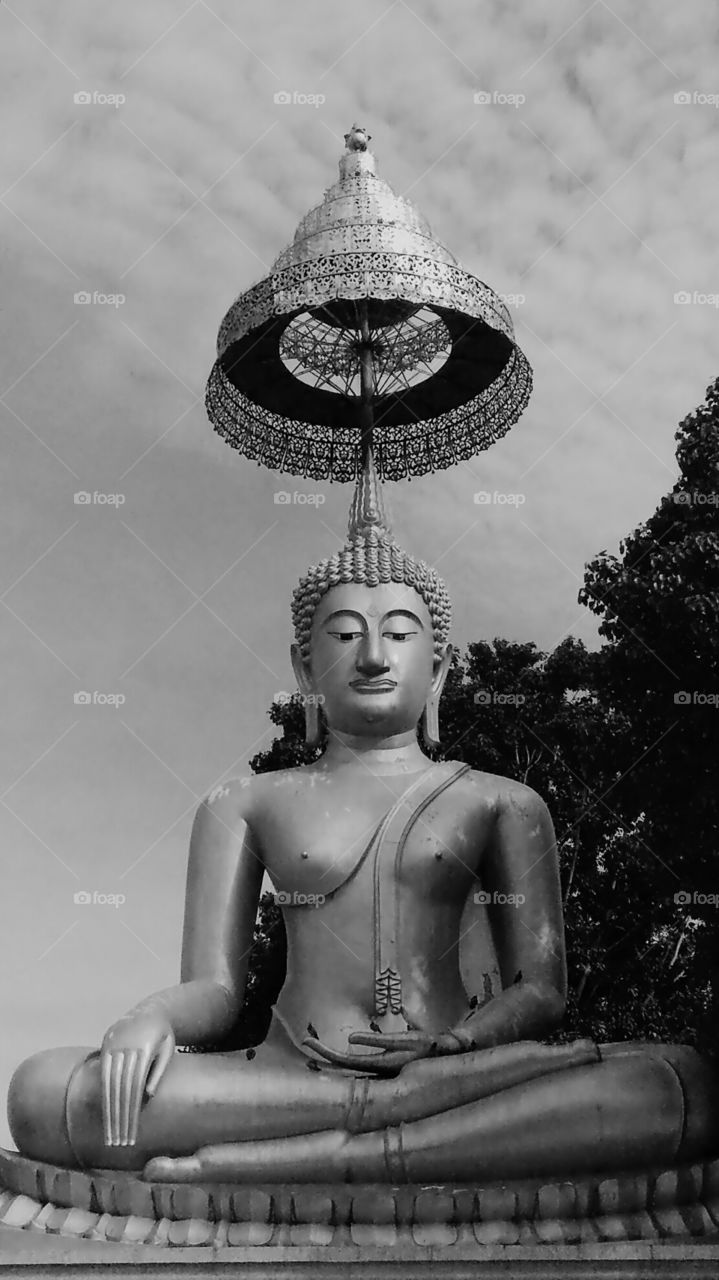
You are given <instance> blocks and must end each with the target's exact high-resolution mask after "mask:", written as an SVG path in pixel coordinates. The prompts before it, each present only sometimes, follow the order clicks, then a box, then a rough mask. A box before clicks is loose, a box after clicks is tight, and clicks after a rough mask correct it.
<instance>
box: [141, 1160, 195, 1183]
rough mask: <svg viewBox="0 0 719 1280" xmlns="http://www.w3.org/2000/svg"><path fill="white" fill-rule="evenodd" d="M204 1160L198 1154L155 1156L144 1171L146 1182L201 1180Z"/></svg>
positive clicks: (143, 1175)
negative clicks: (176, 1156) (175, 1157)
mask: <svg viewBox="0 0 719 1280" xmlns="http://www.w3.org/2000/svg"><path fill="white" fill-rule="evenodd" d="M202 1172H203V1170H202V1162H201V1161H200V1160H199V1159H198V1157H197V1156H180V1157H178V1158H177V1159H173V1158H172V1157H171V1156H155V1157H154V1159H153V1160H148V1162H147V1164H146V1165H145V1168H144V1169H143V1171H142V1177H143V1180H144V1181H145V1182H200V1181H201V1180H202Z"/></svg>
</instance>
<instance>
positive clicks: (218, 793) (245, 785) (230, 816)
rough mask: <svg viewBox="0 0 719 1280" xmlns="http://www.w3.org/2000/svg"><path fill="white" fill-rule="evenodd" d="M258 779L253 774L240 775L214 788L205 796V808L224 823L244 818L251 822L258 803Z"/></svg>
mask: <svg viewBox="0 0 719 1280" xmlns="http://www.w3.org/2000/svg"><path fill="white" fill-rule="evenodd" d="M256 782H257V779H256V777H254V776H253V775H252V774H240V775H238V777H236V778H227V779H226V781H225V782H220V783H218V785H217V786H216V787H213V788H212V790H211V791H210V792H208V794H207V795H206V796H205V799H204V801H203V805H204V807H205V808H206V809H207V810H208V811H209V812H210V813H214V814H215V815H216V816H217V817H218V818H220V819H221V820H222V821H223V822H224V823H229V822H230V821H231V820H235V821H236V820H237V819H238V818H242V819H244V820H245V821H249V819H250V816H251V813H252V809H253V806H254V804H255V802H256V796H257V788H256V786H255V783H256Z"/></svg>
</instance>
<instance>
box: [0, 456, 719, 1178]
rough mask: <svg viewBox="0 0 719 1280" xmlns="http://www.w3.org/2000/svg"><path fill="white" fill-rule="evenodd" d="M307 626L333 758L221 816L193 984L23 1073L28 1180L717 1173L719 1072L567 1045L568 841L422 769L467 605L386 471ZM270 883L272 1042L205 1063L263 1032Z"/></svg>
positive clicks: (207, 809) (187, 955) (15, 1130)
mask: <svg viewBox="0 0 719 1280" xmlns="http://www.w3.org/2000/svg"><path fill="white" fill-rule="evenodd" d="M293 618H294V626H295V640H296V642H295V644H294V645H293V647H292V662H293V667H294V671H295V675H296V679H297V683H298V686H299V689H300V692H301V693H302V695H303V697H304V703H305V715H306V723H307V737H308V741H309V742H313V743H317V742H318V740H319V739H318V731H319V710H318V708H319V706H321V708H322V714H323V715H324V718H325V720H326V726H327V745H326V749H325V751H324V754H323V755H322V756H321V757H320V758H319V759H317V760H316V761H315V762H314V763H312V764H309V765H303V766H301V767H298V768H292V769H284V770H281V771H278V772H274V773H270V774H264V775H261V776H251V777H241V778H237V779H234V780H232V781H230V782H227V783H226V784H224V785H222V786H220V787H218V788H216V789H215V790H214V791H213V792H212V793H211V794H210V795H209V796H208V797H207V799H206V800H205V801H204V802H203V803H202V804H201V805H200V807H199V810H198V812H197V815H196V818H195V822H194V826H193V829H192V836H191V842H190V851H189V865H188V874H187V896H186V909H185V921H184V937H183V953H182V968H181V980H180V983H179V985H177V986H173V987H170V988H169V989H167V990H164V991H160V992H158V993H156V994H154V995H151V996H149V997H148V998H147V999H146V1000H143V1001H142V1002H141V1003H140V1004H139V1005H138V1006H137V1007H136V1008H134V1009H132V1010H131V1011H130V1012H129V1013H127V1014H125V1016H124V1017H121V1018H120V1019H119V1021H116V1022H114V1023H113V1025H112V1026H111V1027H110V1028H109V1030H108V1031H107V1033H106V1034H105V1036H104V1039H103V1041H102V1045H101V1047H100V1049H99V1050H93V1049H88V1048H77V1047H73V1048H61V1049H53V1050H49V1051H44V1052H41V1053H38V1054H35V1055H34V1056H33V1057H31V1058H29V1059H28V1060H27V1061H25V1062H24V1063H22V1064H21V1065H20V1067H19V1068H18V1069H17V1071H16V1072H15V1075H14V1076H13V1079H12V1082H11V1086H10V1092H9V1120H10V1127H11V1132H12V1135H13V1139H14V1141H15V1143H16V1144H17V1147H18V1150H19V1152H20V1153H21V1155H24V1156H27V1157H29V1158H32V1159H35V1160H41V1161H46V1162H49V1163H53V1164H56V1165H61V1166H63V1167H65V1168H70V1169H102V1170H118V1171H119V1170H130V1171H134V1172H135V1174H136V1175H137V1174H139V1175H141V1176H142V1178H144V1179H145V1180H147V1181H152V1182H167V1181H169V1182H175V1183H177V1182H201V1183H206V1182H215V1181H220V1182H233V1183H255V1182H303V1181H304V1182H337V1181H339V1182H367V1183H376V1182H385V1183H397V1182H400V1183H401V1182H415V1183H416V1182H425V1181H427V1180H429V1181H431V1182H432V1183H439V1182H442V1181H443V1180H450V1181H451V1180H467V1181H477V1180H485V1181H486V1180H505V1179H518V1178H524V1177H543V1176H545V1175H546V1176H550V1177H551V1176H572V1175H575V1174H576V1175H579V1174H582V1173H585V1172H589V1171H591V1172H600V1171H602V1170H622V1169H637V1168H645V1167H650V1166H654V1167H656V1166H661V1165H664V1166H669V1165H674V1164H678V1163H681V1162H688V1161H694V1160H699V1159H702V1158H704V1157H706V1156H709V1155H711V1154H713V1153H715V1152H716V1151H717V1148H719V1095H718V1093H717V1088H716V1084H717V1080H716V1072H715V1070H714V1068H713V1067H712V1066H711V1064H710V1063H709V1062H707V1061H705V1060H703V1059H702V1058H701V1057H700V1056H699V1055H698V1054H697V1053H696V1052H695V1051H694V1050H693V1049H691V1048H688V1047H685V1046H677V1045H660V1044H653V1043H652V1044H649V1043H647V1044H641V1043H631V1044H608V1045H597V1044H595V1043H594V1042H592V1041H590V1040H578V1041H575V1042H574V1043H570V1044H555V1045H552V1044H547V1043H545V1041H546V1040H547V1038H548V1037H549V1036H550V1034H551V1033H552V1032H554V1031H555V1030H556V1028H557V1027H558V1026H559V1025H560V1022H561V1019H562V1016H563V1012H564V1007H565V995H566V969H565V953H564V939H563V922H562V907H561V896H560V883H559V871H558V857H557V850H556V845H555V838H554V832H553V828H552V821H551V818H550V815H549V812H548V810H547V807H546V805H545V803H544V801H543V800H542V799H541V798H540V797H539V796H538V795H537V794H536V793H535V792H534V791H533V790H532V789H531V788H529V787H528V786H525V785H523V784H521V783H519V782H516V781H514V780H512V779H509V778H502V777H497V776H495V775H492V774H487V773H483V772H481V771H477V770H472V769H470V768H469V767H468V766H466V765H463V764H461V763H460V762H457V761H453V760H446V761H443V762H439V763H433V762H432V761H431V760H430V758H429V757H428V755H427V754H426V752H425V750H424V749H423V746H421V745H420V742H419V740H418V734H417V728H418V724H420V722H421V728H422V742H423V744H424V747H426V748H430V747H431V746H432V745H433V744H436V743H437V742H438V738H439V728H438V706H439V701H440V696H441V692H442V687H443V684H444V681H445V678H446V675H447V671H448V667H449V663H450V659H451V650H450V646H449V644H448V632H449V622H450V603H449V599H448V596H447V592H446V589H445V587H444V585H443V583H442V582H441V580H440V579H439V577H438V576H437V574H436V572H435V571H434V570H433V569H431V568H430V567H428V566H427V565H425V564H424V563H422V562H419V561H417V560H415V559H413V558H412V557H411V556H409V555H408V554H406V553H405V552H404V551H403V550H401V548H400V547H399V546H398V545H397V543H396V542H395V541H394V538H393V535H392V533H391V530H390V528H389V524H388V521H387V517H386V515H385V513H384V508H383V505H382V499H381V495H380V491H379V485H378V482H377V479H376V475H375V472H374V468H373V464H372V458H371V454H370V455H369V458H368V460H367V464H366V467H365V470H364V472H363V474H362V476H361V479H360V481H359V482H358V486H357V490H356V493H355V497H354V501H353V505H352V510H351V515H350V529H349V537H348V540H347V542H346V544H345V546H344V547H343V548H342V549H341V550H340V551H338V552H337V553H336V554H334V555H332V556H331V557H330V558H329V559H327V560H325V561H324V562H323V563H321V564H319V565H317V566H314V567H313V568H311V569H310V570H309V572H308V574H307V575H306V576H305V578H304V579H303V580H302V582H301V583H300V586H299V587H298V588H297V590H296V592H295V596H294V604H293ZM265 874H267V875H268V876H269V877H270V878H271V880H272V882H273V884H274V886H275V888H276V891H277V893H278V900H279V901H280V903H281V905H282V912H283V916H284V921H285V926H286V932H287V940H288V959H287V978H286V981H285V983H284V986H283V988H282V990H281V992H280V995H279V997H278V1000H277V1003H276V1006H275V1007H274V1009H273V1016H272V1021H271V1025H270V1029H269V1032H268V1035H267V1037H266V1039H265V1040H264V1042H263V1043H262V1044H260V1045H258V1046H256V1048H255V1049H254V1050H241V1051H233V1052H206V1053H200V1054H183V1053H178V1052H176V1046H178V1045H196V1046H201V1045H202V1044H203V1043H204V1044H216V1043H218V1042H221V1040H222V1038H223V1037H224V1036H225V1035H226V1034H227V1033H228V1032H229V1031H230V1030H231V1028H232V1027H233V1025H234V1024H235V1023H236V1021H237V1019H238V1016H239V1013H240V1010H241V1007H242V1001H243V991H244V985H245V979H246V973H247V957H248V953H249V949H250V944H251V942H252V936H253V927H254V923H255V918H256V913H257V906H258V900H259V896H260V891H261V886H262V881H263V876H264V875H265ZM477 880H479V882H480V883H481V884H482V886H483V889H484V890H485V894H486V895H487V896H488V897H489V900H490V905H489V907H488V910H487V920H488V927H489V928H490V929H491V935H492V939H493V943H494V947H495V950H496V955H497V958H498V965H499V970H500V974H501V979H502V989H501V991H499V992H498V993H497V994H496V995H494V996H493V997H492V998H488V999H484V1000H481V1001H480V1000H477V999H476V998H474V999H473V998H472V993H471V991H470V992H468V991H467V989H466V988H465V985H464V984H463V982H462V978H461V975H460V965H459V933H460V920H461V917H462V912H463V908H464V906H465V902H466V900H467V897H468V895H469V894H470V893H471V892H472V890H473V888H474V887H475V884H476V882H477ZM470 986H471V984H470ZM479 988H481V975H478V976H477V983H476V986H475V988H474V989H475V990H477V989H479ZM618 998H619V993H618Z"/></svg>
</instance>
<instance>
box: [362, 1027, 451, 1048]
mask: <svg viewBox="0 0 719 1280" xmlns="http://www.w3.org/2000/svg"><path fill="white" fill-rule="evenodd" d="M348 1039H349V1042H350V1044H366V1045H372V1046H375V1047H378V1048H380V1049H428V1048H429V1046H430V1045H431V1044H432V1043H433V1037H432V1036H428V1035H426V1034H424V1033H422V1032H416V1033H415V1032H412V1031H398V1032H397V1034H396V1035H392V1033H391V1032H384V1031H353V1032H352V1034H351V1035H350V1036H348Z"/></svg>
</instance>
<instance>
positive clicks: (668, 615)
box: [579, 380, 719, 1047]
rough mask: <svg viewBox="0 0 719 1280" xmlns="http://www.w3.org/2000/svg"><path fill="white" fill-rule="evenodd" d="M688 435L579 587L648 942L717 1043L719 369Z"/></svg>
mask: <svg viewBox="0 0 719 1280" xmlns="http://www.w3.org/2000/svg"><path fill="white" fill-rule="evenodd" d="M676 438H677V442H678V444H677V461H678V463H679V470H680V476H679V479H678V481H677V483H676V484H675V485H674V487H673V489H672V491H671V493H669V494H668V495H666V496H665V497H664V498H663V499H662V500H661V502H660V503H659V506H658V508H657V510H656V511H655V513H654V515H653V516H652V517H651V518H650V519H649V520H648V521H646V522H645V523H644V524H641V525H640V526H639V527H638V528H637V529H636V530H635V531H634V533H632V534H631V535H630V536H629V537H628V538H627V539H625V540H624V541H623V542H622V543H621V544H620V548H619V550H620V555H619V557H615V556H611V555H608V554H607V553H606V552H602V553H601V554H600V555H599V556H597V557H596V559H594V560H593V561H592V562H591V563H590V564H589V565H588V566H587V569H586V575H585V582H584V587H583V589H582V591H581V593H580V597H579V598H580V601H581V602H582V603H584V604H586V605H587V606H588V607H589V608H590V609H591V610H592V611H593V612H594V613H595V614H597V615H598V616H599V617H600V618H601V619H602V622H601V625H600V634H601V635H602V637H603V638H604V639H605V640H606V641H607V643H606V645H605V646H604V648H603V649H602V651H601V653H600V655H599V660H600V665H599V669H598V670H599V680H598V692H599V698H600V704H601V706H602V708H603V710H604V711H605V713H606V714H607V715H608V716H611V717H613V719H614V721H615V724H616V726H617V733H616V737H615V763H616V777H615V780H614V782H613V784H612V792H611V796H612V798H611V803H612V807H613V808H614V809H615V811H617V812H618V813H620V814H621V815H622V819H623V821H624V823H625V825H626V827H627V828H628V829H629V828H632V826H633V825H636V824H637V823H639V822H641V828H642V836H641V839H642V848H643V854H642V855H641V856H640V859H639V863H638V867H639V868H641V875H640V876H638V877H637V876H635V877H634V881H633V884H632V886H631V892H632V893H634V894H636V895H640V894H641V896H642V897H643V898H644V900H645V906H644V911H645V916H646V926H645V929H644V931H643V935H644V936H643V938H642V940H641V941H642V947H641V948H640V950H641V949H643V948H644V947H646V945H648V943H650V942H652V938H653V939H654V942H653V944H652V945H653V948H654V956H655V960H656V957H657V956H658V955H659V954H660V953H663V955H664V961H663V963H662V965H661V966H660V970H659V972H655V973H654V975H653V982H654V994H655V998H656V1001H657V1007H658V1008H660V1009H664V1011H665V1013H669V1011H670V1010H672V1009H675V1010H678V1009H679V1008H681V1007H683V1008H684V1013H685V1016H686V1018H687V1020H688V1022H689V1023H690V1024H691V1025H696V1023H697V1021H698V1022H699V1023H700V1037H699V1043H700V1044H701V1045H702V1047H710V1046H712V1045H713V1046H714V1047H717V1045H718V1041H717V1018H716V1013H717V1008H716V1005H717V997H718V996H719V966H718V964H717V947H716V929H717V924H718V923H719V913H718V911H717V906H718V905H719V897H718V896H717V889H718V888H719V885H718V884H717V870H718V867H719V862H718V854H719V790H718V789H717V784H716V769H717V760H718V759H719V635H718V634H717V627H716V620H717V611H718V609H719V380H717V382H715V383H714V384H713V385H712V386H710V387H709V388H708V390H707V395H706V400H705V403H704V404H703V405H702V406H700V408H698V409H697V410H696V411H695V412H694V413H692V414H690V415H689V416H688V417H687V418H685V419H684V421H683V422H682V423H681V424H680V427H679V430H678V432H677V437H676ZM662 939H663V940H665V942H666V945H665V946H664V945H663V943H662V941H661V940H662ZM662 949H663V950H662ZM675 957H676V958H675ZM712 988H713V993H714V998H713V1004H714V1008H713V1010H712V1008H711V1003H710V998H711V993H712Z"/></svg>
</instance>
